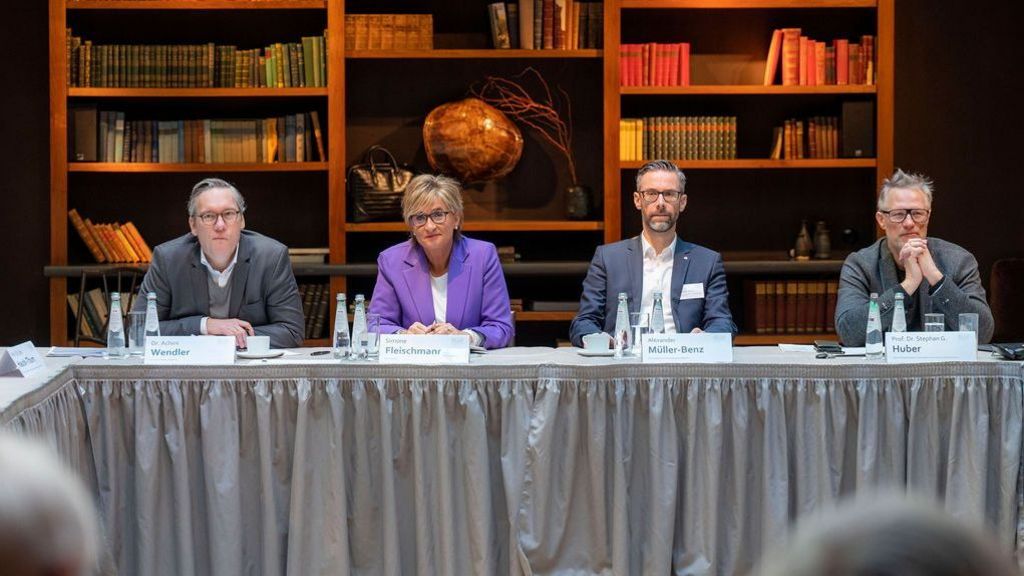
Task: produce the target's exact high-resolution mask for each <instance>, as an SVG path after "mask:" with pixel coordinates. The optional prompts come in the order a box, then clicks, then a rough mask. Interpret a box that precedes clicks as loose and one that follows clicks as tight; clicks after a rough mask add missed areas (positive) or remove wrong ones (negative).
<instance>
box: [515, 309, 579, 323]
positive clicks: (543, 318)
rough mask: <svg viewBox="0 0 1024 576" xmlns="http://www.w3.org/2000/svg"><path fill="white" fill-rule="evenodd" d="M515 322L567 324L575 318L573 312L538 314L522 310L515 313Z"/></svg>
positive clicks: (537, 312)
mask: <svg viewBox="0 0 1024 576" xmlns="http://www.w3.org/2000/svg"><path fill="white" fill-rule="evenodd" d="M515 317H516V322H569V321H572V319H573V318H575V317H576V312H575V311H573V310H558V311H549V312H539V311H536V310H523V311H521V312H516V314H515Z"/></svg>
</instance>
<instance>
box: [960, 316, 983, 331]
mask: <svg viewBox="0 0 1024 576" xmlns="http://www.w3.org/2000/svg"><path fill="white" fill-rule="evenodd" d="M959 320H960V331H961V332H974V333H975V335H977V333H978V313H977V312H964V313H962V314H960V317H959Z"/></svg>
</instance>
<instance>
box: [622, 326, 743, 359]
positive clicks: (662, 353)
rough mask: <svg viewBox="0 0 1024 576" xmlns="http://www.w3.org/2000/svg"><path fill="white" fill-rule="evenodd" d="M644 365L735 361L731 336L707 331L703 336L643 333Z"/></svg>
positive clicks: (641, 337) (641, 344)
mask: <svg viewBox="0 0 1024 576" xmlns="http://www.w3.org/2000/svg"><path fill="white" fill-rule="evenodd" d="M640 346H641V349H642V354H643V358H642V362H643V363H644V364H665V363H671V362H697V363H700V362H732V335H730V334H725V333H711V332H704V333H701V334H642V335H641V336H640Z"/></svg>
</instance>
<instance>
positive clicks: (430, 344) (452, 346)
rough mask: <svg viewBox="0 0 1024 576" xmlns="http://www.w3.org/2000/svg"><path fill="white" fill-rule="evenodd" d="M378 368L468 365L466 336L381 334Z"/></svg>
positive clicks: (467, 340) (467, 339)
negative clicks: (390, 365)
mask: <svg viewBox="0 0 1024 576" xmlns="http://www.w3.org/2000/svg"><path fill="white" fill-rule="evenodd" d="M379 349H380V363H381V364H469V336H466V335H463V334H451V335H440V334H437V335H435V334H382V335H381V337H380V348H379Z"/></svg>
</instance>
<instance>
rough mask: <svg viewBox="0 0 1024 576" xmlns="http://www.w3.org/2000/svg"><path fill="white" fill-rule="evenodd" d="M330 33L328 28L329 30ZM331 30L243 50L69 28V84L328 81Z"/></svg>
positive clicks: (304, 83) (273, 85) (147, 85)
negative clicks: (117, 38) (100, 40)
mask: <svg viewBox="0 0 1024 576" xmlns="http://www.w3.org/2000/svg"><path fill="white" fill-rule="evenodd" d="M325 34H326V33H325ZM326 43H327V39H326V36H303V37H302V41H301V42H286V43H276V44H272V45H270V46H267V47H266V48H262V49H260V48H252V49H248V50H239V49H238V47H236V46H223V45H221V46H219V45H216V44H213V43H209V44H189V45H177V46H173V45H140V44H131V45H126V44H93V43H92V41H90V40H85V41H84V42H83V41H82V39H81V38H80V37H78V36H73V35H72V33H71V29H70V28H68V30H67V43H66V50H67V62H68V66H67V70H68V73H67V81H68V86H74V87H95V88H268V87H269V88H301V87H316V86H320V87H323V86H327V44H326Z"/></svg>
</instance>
